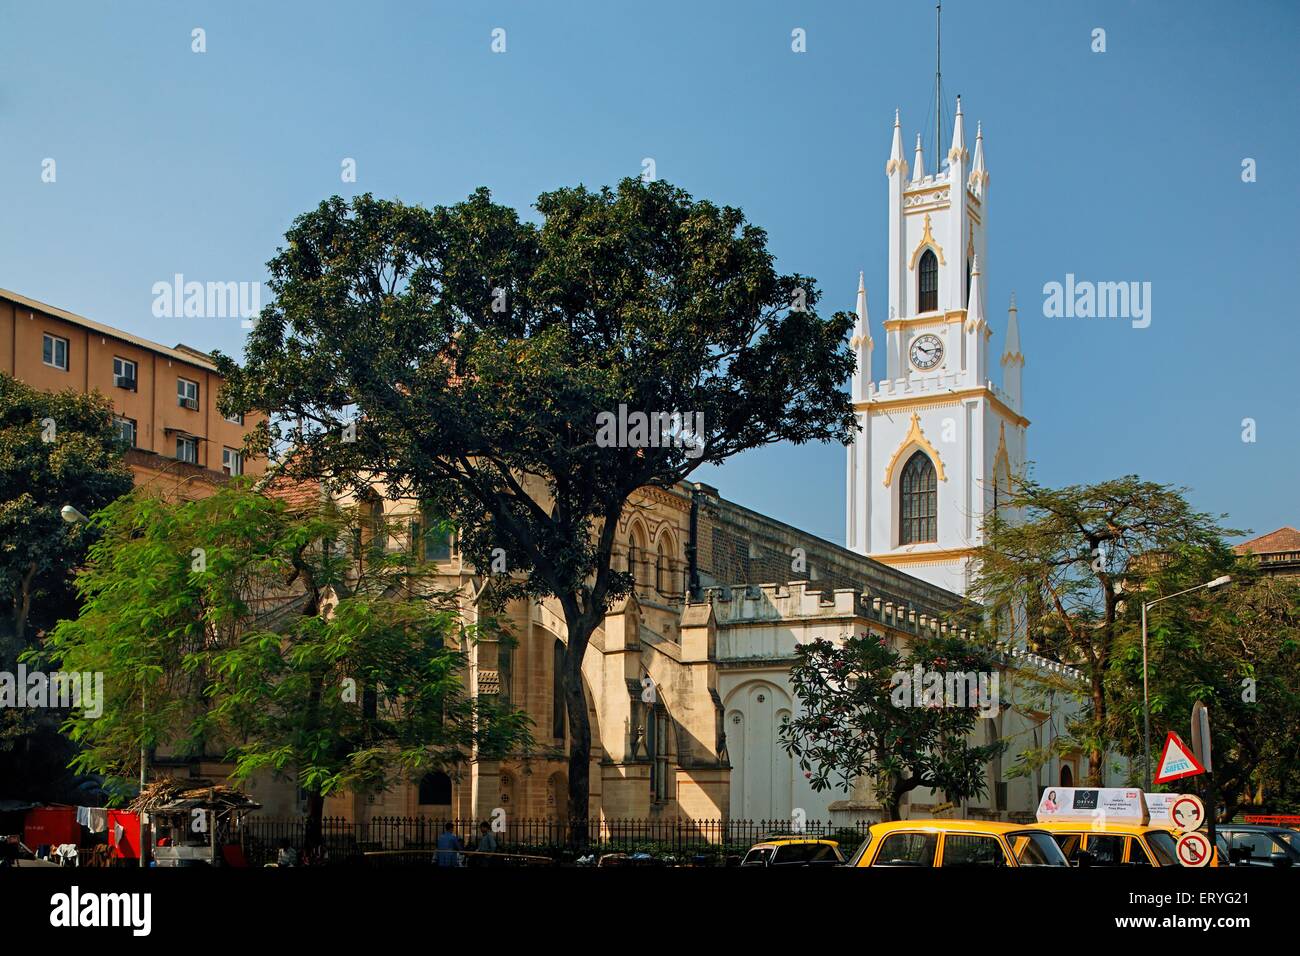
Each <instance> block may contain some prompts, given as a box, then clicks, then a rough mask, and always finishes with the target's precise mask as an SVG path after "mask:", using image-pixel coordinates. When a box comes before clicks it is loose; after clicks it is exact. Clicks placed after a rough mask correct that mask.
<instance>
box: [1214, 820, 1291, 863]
mask: <svg viewBox="0 0 1300 956" xmlns="http://www.w3.org/2000/svg"><path fill="white" fill-rule="evenodd" d="M1217 829H1218V832H1219V836H1220V837H1222V838H1223V839H1224V840H1225V841H1227V844H1228V853H1229V854H1230V855H1231V857H1232V863H1233V865H1234V866H1283V867H1285V866H1296V865H1297V864H1300V833H1297V832H1296V831H1295V830H1292V829H1290V828H1289V827H1269V826H1262V825H1260V824H1253V823H1220V824H1219V825H1218V827H1217Z"/></svg>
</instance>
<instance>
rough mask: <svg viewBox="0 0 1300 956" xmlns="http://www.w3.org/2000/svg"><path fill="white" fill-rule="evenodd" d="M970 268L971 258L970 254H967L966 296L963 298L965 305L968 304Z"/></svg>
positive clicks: (967, 305)
mask: <svg viewBox="0 0 1300 956" xmlns="http://www.w3.org/2000/svg"><path fill="white" fill-rule="evenodd" d="M970 269H971V258H970V256H967V257H966V298H965V303H966V307H969V306H970Z"/></svg>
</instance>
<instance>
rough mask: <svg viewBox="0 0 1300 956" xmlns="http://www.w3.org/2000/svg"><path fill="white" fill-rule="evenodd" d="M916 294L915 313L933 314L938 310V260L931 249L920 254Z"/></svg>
mask: <svg viewBox="0 0 1300 956" xmlns="http://www.w3.org/2000/svg"><path fill="white" fill-rule="evenodd" d="M917 293H918V295H917V304H916V311H917V312H934V311H936V310H937V309H938V308H939V259H938V257H937V256H935V254H934V250H933V249H926V250H925V252H924V253H922V254H921V271H920V275H919V276H918V281H917Z"/></svg>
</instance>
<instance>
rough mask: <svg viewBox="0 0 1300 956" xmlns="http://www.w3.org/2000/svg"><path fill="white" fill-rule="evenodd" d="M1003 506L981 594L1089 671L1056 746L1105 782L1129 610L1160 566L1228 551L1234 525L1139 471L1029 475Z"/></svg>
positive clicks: (1000, 619) (1007, 633)
mask: <svg viewBox="0 0 1300 956" xmlns="http://www.w3.org/2000/svg"><path fill="white" fill-rule="evenodd" d="M1000 506H1001V507H1000V508H999V510H997V511H994V512H992V513H990V515H989V518H988V519H987V520H986V521H985V529H984V531H985V543H984V545H983V547H981V548H980V549H979V552H978V554H977V561H976V573H975V577H974V581H973V586H972V590H971V596H972V597H975V598H977V599H979V600H981V601H983V602H984V603H985V604H987V605H988V606H989V607H990V608H991V609H992V619H993V621H994V622H995V623H998V624H999V625H1000V626H1001V627H1002V628H1003V631H1002V633H1003V635H1004V637H1007V638H1011V639H1014V640H1017V641H1018V640H1024V641H1026V642H1027V644H1028V646H1029V647H1030V648H1031V649H1032V650H1034V651H1036V652H1038V653H1040V654H1044V655H1046V656H1048V657H1050V658H1053V659H1055V660H1059V661H1063V662H1065V663H1067V664H1071V665H1074V666H1076V667H1078V668H1079V669H1081V670H1082V671H1083V672H1084V674H1085V675H1086V677H1087V681H1088V687H1087V694H1086V707H1085V708H1084V710H1083V712H1082V713H1081V715H1080V717H1079V718H1078V719H1077V720H1074V721H1072V722H1071V724H1070V725H1069V727H1067V730H1068V734H1067V735H1066V736H1065V737H1062V738H1061V740H1060V741H1058V749H1059V748H1060V747H1062V746H1066V745H1077V746H1079V747H1080V748H1082V749H1083V750H1084V752H1085V753H1086V754H1087V756H1088V761H1089V770H1088V782H1089V783H1090V784H1091V785H1093V786H1098V785H1100V783H1101V782H1102V775H1103V773H1104V769H1105V759H1106V753H1107V752H1108V751H1109V750H1111V749H1112V748H1113V745H1114V744H1115V743H1116V741H1117V739H1118V736H1119V729H1118V726H1117V723H1116V721H1117V720H1119V719H1123V717H1122V715H1116V714H1115V713H1113V711H1112V700H1113V696H1114V695H1113V692H1112V691H1111V689H1110V688H1109V687H1108V685H1107V675H1108V673H1109V672H1110V670H1111V667H1112V665H1113V663H1114V657H1115V653H1116V648H1117V642H1118V641H1119V639H1120V637H1121V636H1122V635H1123V634H1124V632H1125V629H1126V628H1127V627H1128V623H1127V620H1126V618H1125V614H1126V608H1131V607H1132V606H1133V603H1134V597H1133V595H1134V594H1135V593H1138V592H1143V591H1144V590H1146V589H1147V587H1148V583H1149V581H1150V580H1151V579H1152V578H1153V577H1154V576H1155V575H1157V574H1159V573H1160V572H1161V569H1162V568H1166V567H1169V566H1176V565H1178V564H1179V563H1182V562H1185V561H1187V560H1188V556H1189V555H1197V554H1201V553H1203V552H1205V551H1213V550H1215V549H1221V548H1222V547H1223V535H1224V534H1225V533H1227V532H1225V531H1224V530H1223V529H1222V528H1220V527H1219V524H1218V522H1217V520H1216V519H1215V518H1214V517H1212V516H1210V515H1208V514H1203V513H1201V512H1198V511H1195V510H1194V509H1193V508H1192V507H1191V506H1190V505H1189V504H1188V503H1187V500H1186V498H1185V497H1184V495H1183V492H1182V490H1180V489H1177V488H1173V487H1170V486H1168V485H1162V484H1158V483H1155V482H1149V481H1143V480H1141V479H1140V478H1138V477H1137V476H1135V475H1126V476H1124V477H1122V478H1116V479H1113V480H1110V481H1102V482H1098V483H1097V484H1093V485H1070V486H1067V487H1064V488H1048V487H1045V486H1043V485H1041V484H1039V483H1037V482H1035V481H1033V480H1030V479H1026V480H1024V481H1021V482H1018V483H1017V484H1016V485H1015V486H1014V487H1013V488H1012V489H1011V492H1010V493H1009V494H1008V495H1007V496H1006V497H1005V499H1003V500H1002V501H1001V502H1000ZM1026 759H1028V760H1031V761H1032V759H1033V755H1032V754H1030V753H1026Z"/></svg>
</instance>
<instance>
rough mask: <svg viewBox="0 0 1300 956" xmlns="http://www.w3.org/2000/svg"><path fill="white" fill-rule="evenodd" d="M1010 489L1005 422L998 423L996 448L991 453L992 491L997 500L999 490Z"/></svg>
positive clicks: (1009, 460)
mask: <svg viewBox="0 0 1300 956" xmlns="http://www.w3.org/2000/svg"><path fill="white" fill-rule="evenodd" d="M1010 490H1011V457H1010V456H1009V455H1008V454H1007V423H1006V422H1001V423H1000V424H999V425H998V450H997V451H996V452H994V453H993V493H994V499H993V500H994V501H995V502H996V501H997V500H998V493H999V492H1000V491H1007V492H1009V491H1010Z"/></svg>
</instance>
